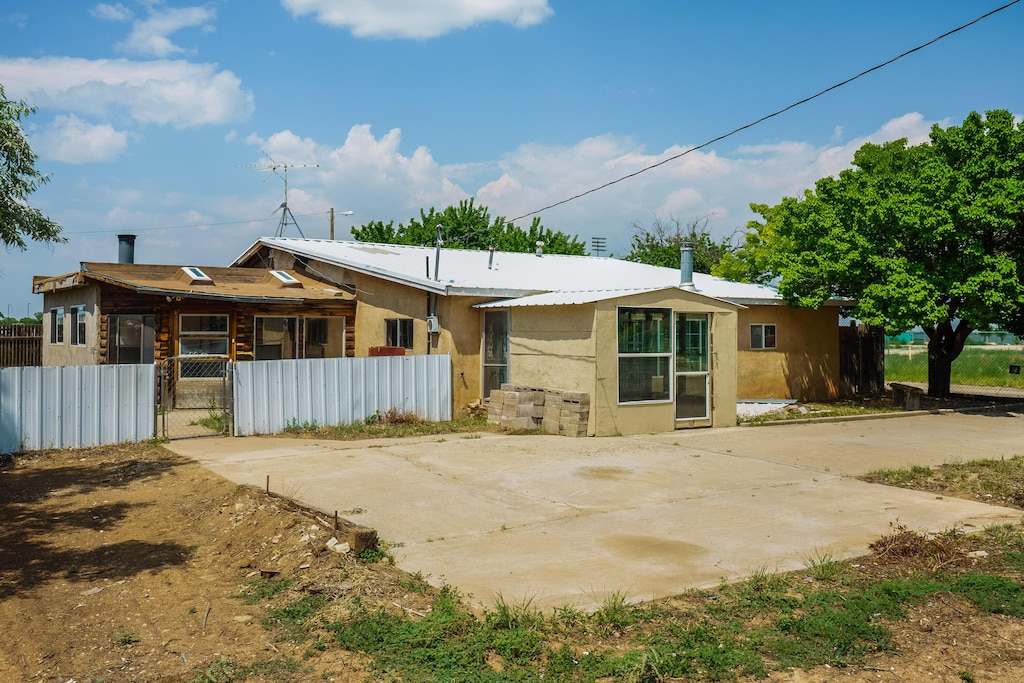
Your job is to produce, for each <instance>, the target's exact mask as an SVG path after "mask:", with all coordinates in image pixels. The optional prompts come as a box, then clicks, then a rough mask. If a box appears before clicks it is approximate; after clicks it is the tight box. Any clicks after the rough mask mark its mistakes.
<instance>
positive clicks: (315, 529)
mask: <svg viewBox="0 0 1024 683" xmlns="http://www.w3.org/2000/svg"><path fill="white" fill-rule="evenodd" d="M0 477H2V478H0V510H2V515H0V518H2V519H3V524H2V526H0V623H3V624H5V626H6V628H5V630H6V631H7V637H6V638H5V641H6V642H5V646H4V648H3V649H2V650H0V680H4V681H18V680H24V681H34V680H40V681H42V680H47V681H61V682H62V683H63V682H65V681H68V680H71V679H74V680H75V681H77V683H83V682H85V681H107V682H112V681H191V680H194V679H196V678H197V677H200V680H207V678H202V677H201V674H206V673H212V674H214V677H211V678H209V680H231V678H230V677H229V676H228V675H227V674H228V673H230V670H234V671H236V672H237V671H240V670H242V669H243V668H245V667H249V668H248V670H249V671H251V672H253V673H254V674H255V675H256V676H257V678H256V679H257V680H258V679H259V678H258V677H259V671H260V667H264V668H265V669H266V670H267V671H271V670H272V669H273V668H274V666H275V665H274V662H279V663H280V662H289V661H292V660H303V659H305V662H306V663H307V664H306V665H305V666H304V670H303V672H302V673H301V675H296V676H290V678H292V679H299V678H302V677H308V678H309V679H310V680H322V679H321V676H322V675H323V676H325V677H326V678H328V679H332V680H337V681H346V680H362V678H363V676H362V674H361V671H362V670H363V666H362V665H361V663H360V658H359V657H356V656H353V655H350V654H348V653H346V652H343V651H340V650H338V649H337V648H334V649H332V650H329V651H325V652H322V653H317V655H318V656H317V657H316V658H315V659H314V658H310V657H305V658H304V654H305V651H306V650H307V649H308V646H307V645H303V644H298V643H292V642H288V641H284V642H275V636H274V635H273V634H272V633H271V632H270V631H268V630H267V629H265V628H264V627H263V626H262V625H261V621H262V620H263V619H264V618H265V612H266V605H265V604H263V602H265V601H257V602H256V603H255V604H246V602H247V601H245V600H243V599H240V598H239V597H238V596H239V595H240V594H243V593H246V592H251V591H252V588H253V582H256V584H259V582H260V580H261V579H264V578H266V577H275V578H276V577H280V578H286V579H287V580H288V584H287V585H288V588H287V590H288V591H289V592H290V593H295V594H302V595H308V594H315V593H319V594H322V595H325V596H329V597H331V598H338V600H336V601H335V605H334V607H333V609H337V610H340V609H344V605H345V604H346V603H347V602H348V601H350V600H353V599H357V598H358V599H359V600H361V601H362V602H363V603H364V604H368V605H373V604H378V603H379V604H388V605H390V604H392V603H398V604H404V602H403V601H405V602H408V603H409V607H410V608H411V609H415V606H414V605H420V606H422V605H423V604H424V603H423V600H424V598H423V597H422V596H419V595H412V596H410V597H411V599H409V600H407V595H406V594H407V591H405V590H403V589H402V588H401V586H400V583H401V582H402V581H403V580H405V581H408V577H407V576H406V575H405V574H404V573H402V572H400V571H398V570H397V569H395V568H394V567H392V566H390V565H388V564H387V563H386V562H379V563H374V564H368V563H366V562H362V561H360V560H358V559H357V558H356V557H354V556H353V555H352V554H351V553H349V554H340V553H338V552H335V551H334V550H332V549H331V548H329V547H328V544H329V542H330V540H331V538H332V537H333V536H334V534H333V519H325V518H324V517H323V516H319V515H316V514H312V513H310V512H308V511H304V510H302V509H301V508H298V507H296V506H294V505H292V504H289V502H288V501H282V500H279V499H275V498H272V497H270V496H267V495H266V494H265V493H263V492H262V491H259V490H257V489H253V488H250V487H240V486H236V485H235V484H232V483H230V482H228V481H226V480H224V479H222V478H220V477H218V476H216V475H214V474H212V473H210V472H208V471H207V470H205V469H203V468H202V467H200V466H199V465H197V464H195V463H194V462H192V461H189V460H187V459H184V458H181V457H179V456H177V455H174V454H172V453H170V452H169V451H166V450H164V449H163V448H161V447H159V446H154V445H145V444H140V445H131V446H117V447H104V448H94V449H83V450H78V451H54V452H48V453H41V454H36V455H33V456H31V457H22V458H19V459H18V460H17V461H15V462H10V461H8V462H7V463H5V464H4V466H3V474H2V475H0ZM332 545H333V544H332ZM250 601H251V600H250ZM12 635H16V637H12ZM277 666H280V664H278V665H277ZM289 666H292V665H291V664H289ZM218 671H219V672H220V674H221V675H220V677H219V678H218V677H216V674H217V673H218ZM236 680H241V678H238V679H236Z"/></svg>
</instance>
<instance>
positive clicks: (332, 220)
mask: <svg viewBox="0 0 1024 683" xmlns="http://www.w3.org/2000/svg"><path fill="white" fill-rule="evenodd" d="M354 213H355V211H342V212H341V213H340V214H339V215H341V216H351V215H352V214H354ZM331 241H332V242H333V241H334V207H333V206H332V207H331Z"/></svg>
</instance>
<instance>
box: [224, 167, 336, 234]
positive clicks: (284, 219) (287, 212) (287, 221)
mask: <svg viewBox="0 0 1024 683" xmlns="http://www.w3.org/2000/svg"><path fill="white" fill-rule="evenodd" d="M267 158H268V159H270V163H267V164H238V168H257V169H263V170H267V171H270V172H271V173H273V174H274V175H278V176H280V177H281V178H282V179H283V180H284V201H283V202H281V205H280V206H279V207H277V208H276V209H274V213H277V212H278V211H280V212H281V220H280V221H279V222H278V224H277V232H275V233H274V237H284V231H285V230H287V229H288V226H289V225H294V226H295V229H296V230H298V231H299V236H300V237H302V238H303V239H305V237H306V236H305V235H304V234H302V228H300V227H299V222H298V221H297V220H295V214H293V213H292V210H291V209H290V208H289V207H288V169H289V168H318V167H319V166H320V164H286V163H282V162H280V161H274V160H273V159H271V158H270V157H269V156H268V157H267ZM278 171H281V173H278ZM269 177H270V176H267V178H269ZM263 180H264V182H266V178H264V179H263Z"/></svg>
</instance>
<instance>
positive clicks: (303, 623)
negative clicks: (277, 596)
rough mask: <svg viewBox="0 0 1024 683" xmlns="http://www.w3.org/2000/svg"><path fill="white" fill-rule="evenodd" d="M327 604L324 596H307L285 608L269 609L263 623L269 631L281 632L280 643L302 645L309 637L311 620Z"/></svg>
mask: <svg viewBox="0 0 1024 683" xmlns="http://www.w3.org/2000/svg"><path fill="white" fill-rule="evenodd" d="M326 604H327V599H326V598H324V597H323V596H320V595H305V596H303V597H301V598H299V599H298V600H296V601H295V602H292V603H291V604H289V605H287V606H285V607H275V608H271V609H268V610H267V613H266V616H265V617H264V618H263V620H262V622H261V623H262V624H263V628H265V629H267V630H268V631H271V630H275V629H277V630H279V631H281V633H280V634H279V635H278V637H277V639H278V641H282V640H291V641H294V642H296V643H301V642H304V641H305V640H306V639H307V637H308V635H309V620H310V619H311V618H313V617H314V616H316V613H317V612H318V611H319V610H320V609H321V608H322V607H323V606H324V605H326Z"/></svg>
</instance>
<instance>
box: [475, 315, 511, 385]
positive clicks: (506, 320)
mask: <svg viewBox="0 0 1024 683" xmlns="http://www.w3.org/2000/svg"><path fill="white" fill-rule="evenodd" d="M499 318H501V319H502V321H501V322H502V323H503V330H497V327H500V325H499V326H490V325H489V322H493V321H496V320H498V319H499ZM482 323H483V328H484V329H483V333H482V334H481V335H480V336H481V342H480V343H481V345H482V347H483V349H482V352H481V354H480V361H481V372H480V387H481V394H482V395H483V398H486V397H487V396H489V395H490V392H491V391H492V390H495V389H500V388H501V385H502V384H506V383H507V382H508V381H509V375H510V368H509V365H510V360H511V358H510V356H511V348H510V343H509V342H510V337H511V334H512V312H511V311H510V310H509V309H507V308H502V309H497V310H492V309H488V310H485V311H484V315H483V320H482ZM496 331H497V332H498V334H496ZM492 377H494V378H495V379H496V381H493V382H489V381H488V380H490V379H491V378H492ZM494 384H497V386H492V385H494Z"/></svg>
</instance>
